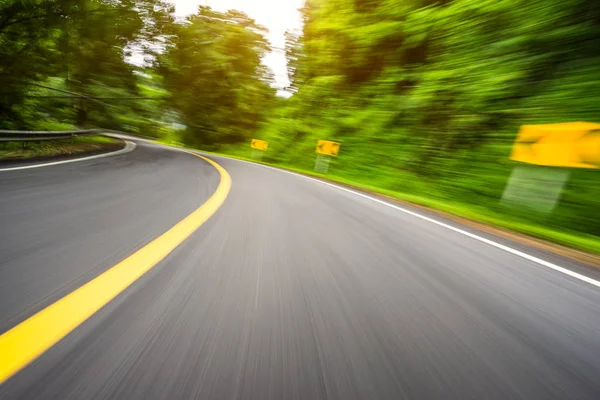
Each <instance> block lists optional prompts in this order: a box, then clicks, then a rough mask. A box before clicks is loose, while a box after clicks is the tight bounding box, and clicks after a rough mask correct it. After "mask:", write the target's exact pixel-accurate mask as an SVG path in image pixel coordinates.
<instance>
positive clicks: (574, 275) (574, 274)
mask: <svg viewBox="0 0 600 400" xmlns="http://www.w3.org/2000/svg"><path fill="white" fill-rule="evenodd" d="M198 153H202V152H198ZM208 156H211V154H208ZM218 157H222V156H218ZM223 158H227V159H229V160H234V161H241V162H245V163H248V164H252V165H257V166H260V167H264V168H269V169H272V170H275V171H279V172H284V173H286V174H290V175H295V176H299V177H301V178H304V179H308V180H311V181H314V182H318V183H321V184H323V185H327V186H331V187H333V188H336V189H339V190H343V191H344V192H348V193H352V194H354V195H356V196H360V197H363V198H365V199H369V200H372V201H374V202H376V203H379V204H383V205H384V206H387V207H391V208H393V209H395V210H398V211H402V212H403V213H406V214H409V215H412V216H413V217H417V218H420V219H422V220H425V221H428V222H431V223H432V224H436V225H439V226H441V227H443V228H446V229H450V230H451V231H454V232H457V233H460V234H462V235H465V236H468V237H470V238H471V239H475V240H478V241H480V242H482V243H485V244H488V245H490V246H493V247H495V248H497V249H500V250H504V251H506V252H508V253H511V254H514V255H516V256H519V257H521V258H524V259H526V260H529V261H533V262H534V263H537V264H539V265H542V266H544V267H547V268H550V269H553V270H555V271H557V272H561V273H563V274H565V275H568V276H570V277H572V278H575V279H579V280H580V281H583V282H586V283H589V284H590V285H594V286H596V287H599V288H600V281H597V280H595V279H592V278H590V277H587V276H585V275H582V274H579V273H577V272H574V271H571V270H569V269H567V268H564V267H561V266H560V265H556V264H553V263H551V262H549V261H545V260H542V259H541V258H538V257H535V256H532V255H530V254H527V253H524V252H522V251H519V250H516V249H513V248H512V247H508V246H505V245H503V244H500V243H497V242H494V241H493V240H490V239H486V238H484V237H481V236H479V235H475V234H474V233H471V232H467V231H465V230H463V229H460V228H456V227H454V226H452V225H448V224H446V223H444V222H440V221H437V220H435V219H433V218H429V217H426V216H424V215H421V214H419V213H416V212H414V211H411V210H408V209H406V208H403V207H400V206H397V205H395V204H391V203H388V202H386V201H383V200H380V199H377V198H375V197H371V196H368V195H366V194H364V193H360V192H357V191H354V190H351V189H347V188H345V187H342V186H338V185H334V184H332V183H329V182H325V181H322V180H320V179H315V178H311V177H309V176H306V175H302V174H299V173H296V172H291V171H286V170H284V169H279V168H275V167H271V166H268V165H264V164H257V163H253V162H251V161H245V160H238V159H235V158H229V157H223Z"/></svg>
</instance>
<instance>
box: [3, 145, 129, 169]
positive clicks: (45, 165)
mask: <svg viewBox="0 0 600 400" xmlns="http://www.w3.org/2000/svg"><path fill="white" fill-rule="evenodd" d="M134 149H135V143H133V142H130V141H126V142H125V147H124V148H122V149H120V150H117V151H113V152H110V153H103V154H96V155H95V156H89V157H81V158H74V159H71V160H62V161H53V162H48V163H42V164H31V165H22V166H20V167H10V168H0V172H4V171H17V170H20V169H31V168H41V167H50V166H52V165H60V164H68V163H73V162H79V161H86V160H94V159H96V158H103V157H110V156H118V155H119V154H125V153H129V152H130V151H133V150H134Z"/></svg>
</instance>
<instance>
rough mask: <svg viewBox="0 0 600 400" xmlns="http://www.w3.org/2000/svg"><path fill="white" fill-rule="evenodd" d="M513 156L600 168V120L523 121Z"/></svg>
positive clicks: (528, 160)
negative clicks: (593, 121) (527, 123)
mask: <svg viewBox="0 0 600 400" xmlns="http://www.w3.org/2000/svg"><path fill="white" fill-rule="evenodd" d="M510 159H511V160H514V161H521V162H525V163H528V164H536V165H547V166H554V167H570V168H600V124H594V123H591V122H566V123H562V124H546V125H523V126H522V127H521V130H520V131H519V135H518V136H517V140H516V141H515V144H514V146H513V149H512V154H511V156H510Z"/></svg>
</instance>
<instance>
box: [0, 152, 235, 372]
mask: <svg viewBox="0 0 600 400" xmlns="http://www.w3.org/2000/svg"><path fill="white" fill-rule="evenodd" d="M182 151H184V152H186V153H188V154H191V155H193V156H196V157H199V158H201V159H203V160H204V161H206V162H208V163H209V164H210V165H212V166H213V167H214V168H215V169H216V170H217V171H218V172H219V175H220V176H221V179H220V182H219V185H218V186H217V189H216V190H215V192H214V193H213V194H212V195H211V197H210V198H209V199H208V200H206V201H205V202H204V203H203V204H202V205H201V206H200V207H198V208H197V209H196V210H195V211H193V212H192V213H191V214H189V215H188V216H187V217H185V218H183V219H182V220H181V221H179V222H178V223H177V224H175V225H174V226H173V227H171V228H170V229H169V230H167V231H166V232H165V233H163V234H162V235H160V236H158V237H157V238H155V239H154V240H152V241H151V242H150V243H148V244H146V245H145V246H144V247H142V248H141V249H139V250H137V251H136V252H134V253H133V254H130V255H129V256H127V257H126V258H125V259H123V260H122V261H120V262H119V263H117V264H116V265H114V266H112V267H110V268H109V269H107V270H106V271H104V272H103V273H102V274H100V275H98V276H97V277H95V278H94V279H92V280H91V281H89V282H87V283H86V284H84V285H83V286H81V287H79V288H78V289H75V290H74V291H72V292H71V293H69V294H67V295H65V296H64V297H62V298H60V299H59V300H57V301H55V302H54V303H52V304H50V305H49V306H48V307H46V308H44V309H43V310H41V311H39V312H38V313H36V314H34V315H32V316H31V317H29V318H27V319H26V320H25V321H23V322H21V323H20V324H18V325H16V326H15V327H13V328H11V329H9V330H8V331H6V332H4V333H2V334H1V335H0V384H2V383H4V382H6V381H7V380H8V379H9V378H11V377H12V376H14V375H15V374H16V373H18V372H19V371H21V370H22V369H23V368H25V367H26V366H27V365H29V364H30V363H31V362H33V361H34V360H35V359H37V358H38V357H39V356H41V355H42V354H43V353H45V352H46V351H47V350H49V349H50V348H51V347H53V346H54V345H55V344H56V343H58V342H59V341H60V340H62V339H63V338H64V337H65V336H67V335H68V334H69V333H70V332H72V331H73V330H74V329H75V328H77V327H78V326H79V325H81V324H82V323H84V322H85V321H86V320H87V319H89V318H90V317H91V316H92V315H94V314H95V313H96V312H97V311H98V310H100V309H101V308H102V307H104V306H105V305H106V304H108V303H109V302H110V301H111V300H113V299H114V298H115V297H117V296H118V295H119V294H120V293H122V292H123V291H124V290H125V289H127V288H128V287H129V286H131V285H132V284H133V283H134V282H135V281H137V280H138V279H139V278H140V277H142V276H143V275H144V274H145V273H146V272H148V271H150V270H151V269H152V268H153V267H154V266H156V264H158V263H159V262H160V261H161V260H163V259H164V258H165V257H166V256H167V255H168V254H170V253H171V252H172V251H173V250H175V248H177V247H178V246H179V245H180V244H181V243H183V242H184V241H185V240H186V239H187V238H188V237H189V236H190V235H191V234H192V233H194V232H195V231H196V230H197V229H198V228H199V227H200V226H201V225H202V224H204V222H206V221H207V220H208V219H209V218H210V217H211V216H213V215H214V213H215V212H216V211H217V210H218V209H219V208H220V207H221V205H222V204H223V203H224V202H225V199H226V198H227V196H228V194H229V191H230V189H231V176H230V175H229V173H228V172H227V171H226V170H225V169H224V168H223V167H221V166H220V165H219V164H218V163H216V162H215V161H213V160H211V159H209V158H207V157H204V156H202V155H199V154H195V153H193V152H191V151H185V150H182Z"/></svg>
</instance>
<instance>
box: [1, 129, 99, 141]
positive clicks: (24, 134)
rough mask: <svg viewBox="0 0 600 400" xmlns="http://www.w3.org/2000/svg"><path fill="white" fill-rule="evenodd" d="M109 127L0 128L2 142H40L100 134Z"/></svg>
mask: <svg viewBox="0 0 600 400" xmlns="http://www.w3.org/2000/svg"><path fill="white" fill-rule="evenodd" d="M108 132H110V131H109V130H107V129H80V130H73V131H8V130H1V129H0V142H38V141H43V140H60V139H72V138H74V137H77V136H90V135H99V134H101V133H108Z"/></svg>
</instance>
